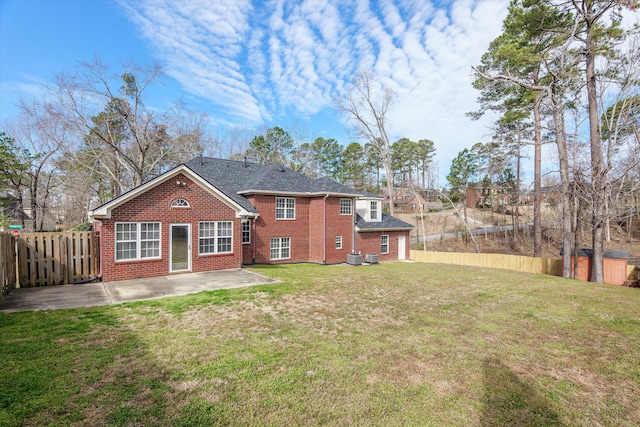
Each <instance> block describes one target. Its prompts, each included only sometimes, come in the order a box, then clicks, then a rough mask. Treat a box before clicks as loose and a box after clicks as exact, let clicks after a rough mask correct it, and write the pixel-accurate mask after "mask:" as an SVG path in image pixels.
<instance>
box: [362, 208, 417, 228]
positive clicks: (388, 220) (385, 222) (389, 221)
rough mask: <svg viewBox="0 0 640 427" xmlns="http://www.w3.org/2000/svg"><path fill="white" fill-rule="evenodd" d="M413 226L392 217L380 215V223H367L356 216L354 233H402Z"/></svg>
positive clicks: (384, 214)
mask: <svg viewBox="0 0 640 427" xmlns="http://www.w3.org/2000/svg"><path fill="white" fill-rule="evenodd" d="M412 229H413V225H411V224H409V223H407V222H404V221H402V220H400V219H398V218H396V217H394V216H391V215H387V214H386V213H382V221H376V222H369V221H365V220H364V218H362V217H361V216H360V215H358V214H356V231H358V232H367V231H402V230H412Z"/></svg>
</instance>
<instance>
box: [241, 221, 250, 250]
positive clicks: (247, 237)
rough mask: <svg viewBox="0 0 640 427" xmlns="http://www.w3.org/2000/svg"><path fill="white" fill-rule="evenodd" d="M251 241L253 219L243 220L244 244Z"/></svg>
mask: <svg viewBox="0 0 640 427" xmlns="http://www.w3.org/2000/svg"><path fill="white" fill-rule="evenodd" d="M248 243H251V221H243V222H242V244H243V245H246V244H248Z"/></svg>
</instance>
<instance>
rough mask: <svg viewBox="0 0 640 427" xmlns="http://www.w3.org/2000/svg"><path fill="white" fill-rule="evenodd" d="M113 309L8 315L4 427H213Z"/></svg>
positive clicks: (203, 408) (3, 321)
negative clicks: (148, 426) (127, 426)
mask: <svg viewBox="0 0 640 427" xmlns="http://www.w3.org/2000/svg"><path fill="white" fill-rule="evenodd" d="M120 315H122V312H121V311H120V310H119V309H113V308H110V307H97V308H86V309H84V308H83V309H68V310H65V309H63V310H52V311H30V312H29V311H28V312H19V313H11V314H3V313H0V360H2V363H1V364H0V425H2V426H21V425H52V424H55V425H75V424H77V425H161V424H163V423H165V422H167V421H168V423H169V424H170V425H212V424H213V423H214V422H215V421H216V420H217V419H218V418H219V417H218V414H216V412H215V409H216V408H215V407H213V405H211V404H210V403H209V402H206V401H205V402H203V401H202V399H198V398H197V396H192V395H190V393H189V392H187V391H184V390H180V389H176V388H175V381H174V378H173V376H174V375H175V373H174V372H172V371H171V370H169V369H167V368H166V367H164V366H162V365H160V364H158V362H157V360H156V356H155V354H153V352H152V351H150V348H149V346H148V345H147V344H146V343H145V341H144V340H142V339H140V336H139V331H134V330H131V329H130V327H128V325H125V324H123V323H122V322H121V321H120V319H119V317H120Z"/></svg>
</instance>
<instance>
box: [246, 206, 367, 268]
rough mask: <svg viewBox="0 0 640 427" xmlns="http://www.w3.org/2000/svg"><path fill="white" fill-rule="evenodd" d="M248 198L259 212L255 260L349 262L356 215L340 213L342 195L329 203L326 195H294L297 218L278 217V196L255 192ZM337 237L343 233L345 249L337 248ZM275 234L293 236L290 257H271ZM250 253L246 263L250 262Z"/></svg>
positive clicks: (256, 226) (255, 237) (254, 242)
mask: <svg viewBox="0 0 640 427" xmlns="http://www.w3.org/2000/svg"><path fill="white" fill-rule="evenodd" d="M248 199H249V201H250V202H251V203H252V204H253V205H254V206H255V207H256V208H257V209H258V211H259V212H260V216H259V217H258V218H257V219H256V224H255V233H254V234H253V236H252V238H253V239H254V240H253V243H252V244H253V245H254V247H255V262H256V263H284V262H315V263H320V264H321V263H324V262H325V261H326V262H327V263H339V262H345V261H346V259H347V254H348V253H349V252H350V251H351V248H352V241H353V224H352V222H353V216H352V215H340V198H339V197H329V198H327V200H326V202H325V199H324V197H295V199H296V219H295V220H283V219H276V218H275V215H276V207H275V206H276V205H275V199H276V196H265V195H252V196H249V197H248ZM325 203H326V218H325ZM353 209H355V204H354V205H353ZM325 226H326V232H325ZM336 236H342V249H336ZM275 237H290V238H291V258H290V259H286V260H275V261H272V260H271V253H270V248H271V238H275ZM325 245H326V249H325ZM247 255H248V254H246V253H245V262H250V261H247V260H249V259H250V258H247Z"/></svg>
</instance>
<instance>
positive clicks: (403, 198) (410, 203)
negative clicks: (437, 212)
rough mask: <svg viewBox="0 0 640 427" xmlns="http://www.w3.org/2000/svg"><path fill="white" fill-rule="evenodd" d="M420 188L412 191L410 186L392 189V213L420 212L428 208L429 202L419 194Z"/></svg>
mask: <svg viewBox="0 0 640 427" xmlns="http://www.w3.org/2000/svg"><path fill="white" fill-rule="evenodd" d="M421 192H422V190H416V191H412V190H411V189H410V188H402V187H400V188H394V189H393V196H392V201H393V211H394V213H399V214H400V213H403V214H404V213H420V212H427V211H428V210H429V203H428V202H427V200H426V199H425V197H424V196H423V195H422V194H420V193H421Z"/></svg>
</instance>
